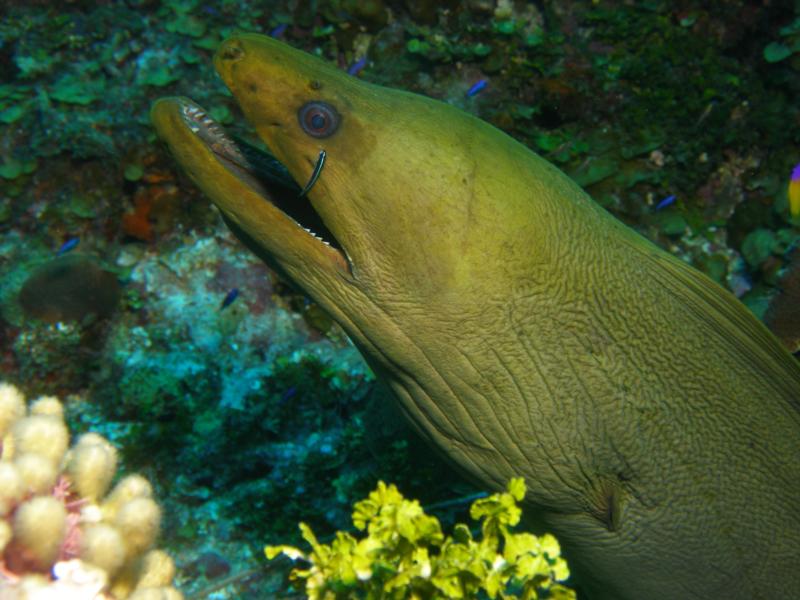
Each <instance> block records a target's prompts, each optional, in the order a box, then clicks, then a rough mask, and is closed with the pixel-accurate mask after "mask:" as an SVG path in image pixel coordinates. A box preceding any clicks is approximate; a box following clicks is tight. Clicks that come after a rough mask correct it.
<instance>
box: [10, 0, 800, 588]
mask: <svg viewBox="0 0 800 600" xmlns="http://www.w3.org/2000/svg"><path fill="white" fill-rule="evenodd" d="M241 31H253V32H259V33H263V34H267V35H271V36H273V37H276V38H279V39H281V40H283V41H285V42H287V43H289V44H291V45H293V46H295V47H298V48H302V49H304V50H306V51H308V52H311V53H314V54H316V55H318V56H321V57H323V58H325V59H327V60H329V61H331V62H333V63H335V64H337V65H338V66H339V67H341V68H342V69H343V70H347V71H349V72H350V73H351V74H352V75H354V76H356V77H360V78H363V79H364V80H367V81H371V82H374V83H378V84H381V85H387V86H391V87H398V88H403V89H406V90H410V91H414V92H417V93H421V94H425V95H428V96H432V97H434V98H438V99H440V100H444V101H446V102H448V103H450V104H453V105H455V106H458V107H460V108H462V109H464V110H466V111H468V112H471V113H473V114H475V115H477V116H479V117H481V118H483V119H485V120H487V121H489V122H490V123H492V124H494V125H495V126H497V127H499V128H501V129H503V130H504V131H506V132H508V133H509V134H511V135H512V136H514V137H515V138H516V139H518V140H520V141H521V142H523V143H524V144H526V145H528V146H529V147H531V148H533V149H534V150H536V151H537V152H539V153H540V154H541V155H543V156H544V157H545V158H547V159H548V160H549V161H551V162H553V163H554V164H556V165H557V166H559V167H560V168H561V169H562V170H564V171H565V172H567V173H568V174H569V175H570V176H571V177H573V178H574V179H575V180H576V181H577V182H578V183H580V184H581V185H582V186H583V187H584V188H585V189H586V190H587V191H588V192H589V193H590V194H591V195H592V196H593V197H594V198H595V200H597V201H598V202H599V203H600V204H602V205H603V206H604V207H605V208H607V209H608V210H609V211H610V212H612V213H613V214H614V215H615V216H616V217H618V218H619V219H621V220H622V221H623V222H625V223H627V224H628V225H630V226H632V227H634V228H635V229H636V230H637V231H639V232H640V233H641V234H643V235H644V236H646V237H648V238H649V239H651V240H653V241H654V242H655V243H657V244H658V245H660V246H661V247H663V248H665V249H667V250H668V251H670V252H671V253H673V254H675V255H677V256H679V257H681V258H683V259H684V260H686V261H688V262H690V263H691V264H693V265H694V266H695V267H697V268H698V269H700V270H701V271H703V272H705V273H706V274H708V275H709V276H711V277H712V278H713V279H715V280H716V281H718V282H719V283H721V284H722V285H723V286H725V287H727V288H728V289H730V290H731V291H732V292H733V293H734V294H735V295H736V296H738V297H739V298H740V299H741V300H742V301H743V302H744V303H745V304H746V305H747V306H748V307H749V308H750V309H751V310H753V311H754V312H755V313H756V314H757V315H758V316H759V317H761V318H766V319H767V320H768V322H769V324H770V325H771V326H772V328H773V330H774V331H776V333H777V334H778V335H779V337H781V338H782V339H784V340H787V343H789V342H791V340H793V339H796V329H795V328H796V318H794V317H793V315H791V314H788V315H787V314H786V310H785V307H784V309H783V310H781V307H780V304H781V302H783V303H784V304H785V303H786V298H787V297H788V298H794V299H795V300H796V299H797V294H800V278H798V277H797V275H794V277H793V272H792V254H793V250H794V248H795V246H796V245H797V242H798V240H799V239H800V230H799V229H798V227H797V226H798V225H800V219H798V218H797V217H796V216H795V217H793V216H792V215H791V213H790V210H789V202H788V189H789V183H790V179H791V177H792V172H793V169H796V165H798V163H800V102H799V101H798V99H800V2H796V1H795V2H792V1H769V0H763V1H756V0H753V1H749V2H744V1H725V0H719V1H716V2H694V1H689V0H687V1H678V2H666V1H663V2H662V1H641V2H628V1H617V2H614V1H606V0H595V1H591V0H585V1H569V0H567V1H558V2H556V1H541V2H527V3H526V2H511V1H505V0H498V1H492V0H451V1H449V2H436V3H435V2H425V1H421V0H404V1H401V0H397V1H393V2H384V1H382V0H372V1H367V2H357V1H354V0H330V1H326V0H320V1H318V2H314V1H309V2H306V1H300V0H292V1H287V2H264V1H255V0H217V1H208V2H206V1H202V0H128V1H123V0H106V1H92V2H89V1H82V0H74V1H61V2H46V1H34V0H26V1H21V0H20V1H14V0H2V3H0V75H2V78H1V80H0V380H2V381H7V382H10V383H13V384H15V385H16V386H17V387H19V388H20V389H21V390H22V391H24V392H25V394H26V395H27V396H29V397H35V396H37V395H40V394H47V395H56V396H58V397H60V398H62V399H63V400H64V404H65V409H66V416H67V420H68V422H69V425H70V429H71V430H72V432H73V435H78V434H80V433H83V432H86V431H94V432H97V433H100V434H102V435H104V436H105V437H106V438H107V439H109V440H110V441H111V442H112V443H113V444H114V445H115V446H116V447H117V448H118V450H119V453H120V462H121V468H120V472H121V474H125V473H141V474H144V475H145V476H146V477H147V478H148V479H149V480H150V481H151V482H152V483H153V485H154V487H155V491H156V496H157V497H158V499H159V502H160V503H161V505H162V509H163V521H162V526H161V537H160V542H159V544H160V546H161V547H162V548H165V549H166V550H167V551H169V552H170V554H172V556H173V557H174V558H175V561H176V563H177V568H178V576H177V579H176V585H177V587H178V588H179V589H180V590H181V591H182V592H183V593H184V594H185V595H186V597H187V598H194V599H198V600H199V599H201V598H269V597H275V596H281V591H280V590H281V589H284V588H283V587H282V586H283V585H284V584H283V580H284V577H285V574H286V571H287V570H288V568H289V563H288V562H275V563H267V562H266V560H265V559H264V555H263V546H264V544H266V543H272V544H274V543H281V542H292V543H295V542H297V541H298V539H299V534H298V530H297V523H298V522H299V521H301V520H302V521H305V522H307V523H309V524H310V525H311V526H312V527H313V528H314V530H315V531H316V532H317V533H318V534H320V535H325V534H330V533H332V532H333V531H335V530H338V529H347V528H348V526H349V524H350V512H351V506H352V504H353V502H354V501H356V500H358V499H360V498H362V497H363V496H365V495H366V494H367V493H368V492H369V490H371V489H373V488H374V486H375V484H376V482H377V481H378V480H381V479H382V480H384V481H391V482H393V483H395V484H397V485H398V487H399V488H400V489H401V490H402V492H403V493H404V494H405V495H406V496H408V497H413V498H418V499H419V500H420V501H421V502H422V504H423V505H425V506H428V507H432V512H433V513H434V514H436V515H437V516H439V518H440V519H442V521H443V522H445V523H451V522H453V521H454V520H455V519H461V520H463V517H464V511H465V509H466V507H467V506H468V503H469V500H471V499H472V498H474V494H476V493H477V492H480V491H481V490H477V489H475V488H474V487H473V486H472V485H471V484H470V483H468V482H466V481H463V480H461V479H460V478H459V476H458V475H457V474H456V473H454V472H452V469H451V468H450V467H449V466H448V465H447V464H446V463H445V462H443V461H440V460H439V459H438V458H437V457H436V456H435V455H433V454H432V453H431V452H430V451H429V449H428V447H427V446H425V445H424V443H423V442H422V441H420V440H419V439H418V438H417V437H416V436H415V434H414V433H412V432H411V431H410V430H409V429H407V428H406V426H405V425H404V424H403V422H402V421H401V420H399V419H398V418H397V415H396V414H395V413H394V412H393V410H392V407H391V404H390V403H389V402H385V401H383V394H382V391H381V389H380V387H379V386H378V385H377V384H376V381H375V378H374V376H373V374H372V373H371V372H370V370H369V368H368V367H367V366H366V365H365V363H364V362H363V361H362V359H361V358H360V356H359V354H358V352H357V351H356V350H355V348H354V347H353V346H352V344H351V343H350V342H349V341H348V339H347V338H346V336H345V335H344V334H343V333H342V331H341V330H340V329H339V327H338V326H337V325H336V324H335V323H333V322H332V321H331V320H330V318H328V317H327V316H326V315H325V314H324V313H323V312H322V311H321V310H320V309H319V308H318V307H317V306H315V305H314V304H313V303H311V302H310V301H309V300H308V299H307V298H305V297H304V296H303V295H301V294H299V293H297V292H295V291H294V290H293V289H291V288H289V287H288V286H287V285H286V284H285V283H284V282H282V281H281V280H280V278H279V277H278V276H276V275H275V274H274V273H273V272H271V271H270V270H269V269H268V268H267V267H266V266H264V265H263V263H262V262H261V261H260V260H259V259H258V258H256V257H255V256H253V255H252V254H251V253H249V252H248V251H247V250H245V249H244V248H243V247H242V246H241V244H240V243H239V242H238V241H237V240H236V239H235V238H234V237H233V236H232V235H231V234H230V232H229V231H228V230H227V228H226V227H225V225H224V224H223V223H222V221H221V219H220V216H219V213H218V212H217V210H216V209H215V208H213V207H212V205H211V203H210V201H208V200H207V199H206V198H204V197H203V195H202V194H201V193H200V192H199V191H198V190H197V189H196V188H195V187H194V186H193V185H192V184H191V183H190V182H189V181H188V178H187V177H186V176H185V175H184V174H183V173H181V172H180V171H179V170H178V169H177V165H176V163H175V162H174V161H173V160H172V158H171V157H170V156H169V154H168V153H167V152H166V150H165V148H164V146H163V145H162V144H161V143H160V142H159V141H158V140H157V139H156V136H155V133H154V130H153V128H152V126H151V124H150V122H149V116H148V113H149V108H150V105H151V103H152V102H153V101H154V100H155V99H156V98H158V97H161V96H166V95H185V96H191V97H192V98H193V99H195V100H197V101H198V102H199V103H200V104H201V105H203V106H204V107H206V108H207V109H208V110H209V113H210V115H211V116H212V117H213V118H214V119H215V120H216V121H217V122H219V123H222V124H224V125H226V126H227V127H228V128H229V130H230V131H232V132H234V133H236V134H237V135H240V136H241V137H243V138H249V139H252V138H253V132H252V130H250V128H249V126H248V125H247V123H246V122H245V121H244V119H242V118H241V116H240V113H239V111H238V109H237V107H236V105H235V103H234V101H233V99H232V98H231V96H230V94H229V93H228V92H227V90H226V89H225V87H224V85H223V84H222V82H221V81H220V80H219V78H218V77H217V76H216V75H215V72H214V69H213V67H212V65H211V57H212V55H213V52H214V50H215V48H216V47H217V46H218V45H219V43H220V41H221V40H223V39H224V38H225V37H226V36H228V35H230V34H231V33H234V32H241ZM796 173H797V178H798V179H800V172H797V171H796ZM792 294H794V296H792ZM437 506H439V507H440V508H439V509H438V510H437V509H436V507H437Z"/></svg>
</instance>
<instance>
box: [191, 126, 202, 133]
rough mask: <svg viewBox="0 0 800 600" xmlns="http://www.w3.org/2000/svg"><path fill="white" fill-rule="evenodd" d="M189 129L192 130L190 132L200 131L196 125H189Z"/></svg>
mask: <svg viewBox="0 0 800 600" xmlns="http://www.w3.org/2000/svg"><path fill="white" fill-rule="evenodd" d="M189 129H191V130H192V133H197V132H198V131H200V128H199V127H198V126H197V125H189Z"/></svg>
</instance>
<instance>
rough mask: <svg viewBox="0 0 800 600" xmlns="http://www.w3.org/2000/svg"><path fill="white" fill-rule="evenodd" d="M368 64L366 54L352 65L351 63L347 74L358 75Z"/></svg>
mask: <svg viewBox="0 0 800 600" xmlns="http://www.w3.org/2000/svg"><path fill="white" fill-rule="evenodd" d="M366 64H367V57H366V56H365V57H363V58H359V59H358V60H357V61H356V62H354V63H353V64H352V65H350V68H349V69H347V74H348V75H353V76H356V75H358V73H359V72H360V71H361V69H363V68H364V66H365V65H366Z"/></svg>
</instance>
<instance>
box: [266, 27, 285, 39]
mask: <svg viewBox="0 0 800 600" xmlns="http://www.w3.org/2000/svg"><path fill="white" fill-rule="evenodd" d="M286 27H287V25H286V23H281V24H280V25H278V26H277V27H276V28H275V29H273V30H272V31H270V32H269V37H272V38H280V37H283V32H284V31H286Z"/></svg>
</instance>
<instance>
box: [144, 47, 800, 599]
mask: <svg viewBox="0 0 800 600" xmlns="http://www.w3.org/2000/svg"><path fill="white" fill-rule="evenodd" d="M215 65H216V68H217V70H218V71H219V73H220V74H221V76H222V78H223V80H224V81H225V83H226V84H227V86H228V87H229V88H230V90H231V92H232V93H233V95H234V96H235V98H236V99H237V101H238V102H239V104H240V106H241V108H242V110H243V112H244V114H245V116H246V118H247V119H248V120H249V121H250V123H251V124H252V125H253V126H254V127H255V129H256V131H257V132H258V134H259V136H260V137H261V138H262V140H263V141H264V142H265V143H266V145H267V146H268V147H269V148H270V149H271V151H272V152H273V153H274V155H275V156H276V157H277V159H278V160H279V161H280V162H281V163H282V164H283V165H284V166H285V168H286V170H287V172H288V174H290V176H291V178H292V179H293V180H294V182H295V185H294V186H291V185H284V186H283V188H284V190H283V191H280V190H277V189H276V188H275V187H274V186H272V185H271V184H270V183H269V182H263V181H259V180H258V178H257V177H254V176H253V175H252V173H249V172H248V170H247V161H245V160H239V159H240V158H241V157H240V156H237V154H236V150H235V147H234V146H233V145H231V143H230V141H229V140H228V139H226V138H225V137H224V135H223V134H222V132H221V130H220V129H219V128H218V127H217V126H216V125H214V124H213V123H211V122H210V120H209V119H208V117H207V116H206V115H205V113H204V112H203V111H202V109H200V108H199V107H197V106H196V105H194V104H193V103H192V102H191V101H190V100H188V99H184V98H167V99H163V100H160V101H159V102H157V103H156V104H155V105H154V108H153V112H152V117H153V121H154V123H155V125H156V128H157V129H158V132H159V134H160V136H161V137H162V139H164V140H165V141H166V142H167V144H168V145H169V147H170V149H171V151H172V153H173V154H174V156H175V157H176V158H177V160H178V161H179V162H180V164H181V165H182V166H183V168H184V169H185V170H186V172H187V173H188V174H189V175H190V176H191V178H192V179H193V180H194V181H195V182H196V183H197V185H198V186H199V187H200V188H201V189H202V190H204V192H205V193H206V194H207V195H208V196H209V197H210V198H211V200H212V201H213V202H214V203H215V204H216V205H217V206H218V207H219V209H220V210H221V212H222V214H223V216H224V217H225V219H226V221H227V222H228V223H229V224H230V226H231V227H232V228H233V229H234V231H235V232H236V233H237V234H238V235H239V236H240V237H241V238H242V239H243V240H244V241H245V242H246V244H247V245H248V246H249V247H251V248H253V249H254V250H255V251H256V252H258V253H259V255H260V256H262V257H263V258H264V259H265V260H267V261H268V262H269V263H270V264H271V265H272V266H274V267H275V268H276V269H278V270H279V271H280V272H281V273H282V274H283V275H284V276H286V277H287V278H288V279H290V280H291V281H292V282H294V283H295V284H296V285H298V286H299V287H300V288H302V289H303V290H305V291H306V292H307V293H308V295H309V296H311V297H312V298H313V299H314V300H315V301H316V302H318V303H319V304H320V305H321V306H322V307H323V308H324V309H325V310H326V311H327V312H329V313H330V315H331V316H332V317H333V318H335V319H336V320H337V321H338V322H339V323H340V324H341V325H342V327H343V328H344V329H345V330H346V331H347V333H348V334H349V336H350V337H351V339H352V340H353V342H354V343H355V344H356V345H357V346H358V347H359V349H360V350H361V351H362V352H363V354H364V356H365V358H366V359H367V361H368V362H369V364H370V365H371V366H372V368H373V369H374V370H375V372H376V373H377V374H378V375H379V376H380V377H381V378H383V379H384V380H385V381H386V383H388V385H389V387H390V388H391V390H392V391H393V394H394V396H395V397H396V399H397V401H398V402H399V405H400V407H401V408H402V410H403V412H404V413H405V414H406V415H407V416H408V418H409V419H410V421H411V422H412V423H413V425H414V426H415V427H416V428H417V429H418V430H419V431H420V432H421V433H422V434H423V435H424V437H426V438H427V439H429V440H430V441H431V442H432V443H433V444H434V445H435V446H436V447H437V448H439V449H440V450H441V451H442V452H444V454H446V455H447V456H448V457H449V458H450V459H452V461H453V462H454V463H456V464H457V465H458V466H459V467H460V468H461V469H462V470H463V471H465V472H466V473H467V474H469V475H470V476H471V477H473V478H474V479H476V480H477V481H479V482H481V483H482V484H483V485H484V486H490V487H493V488H498V489H499V488H501V487H503V486H504V485H505V483H506V482H507V481H508V479H509V478H510V477H512V476H517V475H521V476H524V477H525V479H526V482H527V485H528V490H529V492H528V495H527V497H526V510H527V511H528V512H529V513H530V514H531V515H534V516H535V518H536V520H537V522H538V523H539V524H540V525H541V526H542V527H545V528H547V529H549V530H550V531H552V532H553V533H555V534H556V535H557V536H558V538H559V539H560V541H561V543H562V545H563V547H564V550H565V554H566V556H567V558H568V560H569V561H570V566H571V568H572V570H573V572H575V573H576V574H577V576H578V578H579V584H580V586H581V589H583V590H585V591H586V594H587V596H589V597H591V598H613V599H624V600H642V599H644V600H672V599H680V598H695V597H696V598H706V599H709V598H725V599H747V600H752V599H755V598H800V400H799V399H800V368H798V365H797V363H796V362H795V360H794V358H793V357H792V356H791V355H790V354H788V353H787V352H786V351H785V350H784V349H783V348H782V346H781V344H780V343H779V342H778V341H777V340H776V339H775V338H774V337H773V335H772V334H771V333H770V332H769V331H768V330H767V329H766V328H765V327H764V326H763V325H762V324H761V323H760V322H759V321H758V320H757V319H756V318H754V317H753V316H752V315H751V314H750V313H749V312H748V311H747V310H746V308H745V307H744V306H743V305H741V304H740V303H739V302H738V301H737V300H736V299H735V298H734V297H733V296H732V295H731V294H729V293H728V292H727V291H725V290H723V289H722V288H721V287H719V286H718V285H716V284H715V283H713V282H712V281H711V280H710V279H708V278H707V277H706V276H704V275H703V274H701V273H699V272H698V271H696V270H694V269H693V268H691V267H690V266H688V265H686V264H684V263H683V262H681V261H680V260H677V259H676V258H674V257H672V256H670V255H669V254H668V253H666V252H664V251H662V250H660V249H658V248H657V247H656V246H654V245H653V244H651V243H650V242H648V241H647V240H645V239H644V238H642V237H641V236H639V235H638V234H637V233H635V232H634V231H633V230H631V229H629V228H628V227H626V226H624V225H623V224H621V223H620V222H618V221H617V220H615V219H614V218H613V217H611V216H610V215H609V214H608V213H606V212H605V211H604V210H603V209H602V208H600V207H599V206H598V205H596V204H595V203H594V202H593V201H592V200H591V199H590V198H589V197H588V196H587V195H586V194H585V193H584V192H583V191H582V190H581V189H580V188H579V187H578V186H577V185H576V184H574V183H573V182H572V181H571V180H570V179H569V178H567V177H566V176H565V175H564V174H562V173H561V172H560V171H559V170H558V169H556V168H555V167H553V166H552V165H550V164H549V163H547V162H546V161H544V160H543V159H541V158H540V157H538V156H537V155H536V154H534V153H533V152H531V151H530V150H528V149H527V148H525V147H524V146H522V145H521V144H519V143H517V142H516V141H514V140H513V139H511V138H510V137H508V136H507V135H505V134H504V133H502V132H500V131H499V130H497V129H495V128H493V127H492V126H490V125H488V124H487V123H485V122H483V121H480V120H479V119H476V118H474V117H472V116H470V115H468V114H466V113H464V112H462V111H460V110H457V109H455V108H453V107H451V106H448V105H446V104H444V103H441V102H438V101H435V100H432V99H429V98H425V97H422V96H418V95H414V94H411V93H407V92H403V91H399V90H392V89H387V88H383V87H379V86H375V85H370V84H368V83H364V82H362V81H359V80H357V79H355V78H353V77H350V76H348V75H346V74H345V73H343V72H341V71H339V70H338V69H336V68H335V67H333V66H332V65H329V64H326V63H325V62H324V61H321V60H320V59H318V58H315V57H312V56H310V55H308V54H305V53H303V52H300V51H298V50H295V49H292V48H290V47H289V46H287V45H285V44H282V43H279V42H277V41H275V40H272V39H269V38H266V37H263V36H258V35H254V34H244V35H239V36H236V37H233V38H231V39H228V40H227V41H225V42H224V43H223V44H222V46H221V47H220V49H219V50H218V52H217V55H216V58H215ZM323 150H324V151H325V157H326V160H325V164H324V168H322V170H321V173H320V177H319V179H318V181H317V182H316V183H315V184H314V185H313V186H312V188H311V189H310V191H309V192H308V195H307V196H308V197H307V198H298V197H296V192H294V193H295V196H294V197H288V198H287V197H286V196H287V194H288V195H289V196H291V192H287V191H286V190H289V189H295V190H297V189H300V188H302V187H303V186H304V185H305V183H306V182H307V181H308V180H309V178H310V177H311V174H312V172H313V171H314V170H315V168H316V170H319V167H320V165H319V161H320V153H321V151H323ZM279 196H281V197H280V198H279ZM309 202H310V205H309ZM291 204H294V205H297V204H303V205H306V206H310V207H313V213H314V215H315V216H316V217H317V219H318V222H320V223H321V227H323V228H324V233H322V234H321V235H322V237H323V238H325V239H320V237H318V236H316V235H314V232H317V233H320V231H318V230H317V229H314V232H309V231H307V230H305V229H304V227H303V226H302V225H303V223H302V222H301V223H298V222H297V221H296V220H295V219H293V218H292V217H290V216H289V215H290V214H291V210H290V209H289V208H286V209H282V208H281V206H287V205H291ZM295 208H296V206H295ZM328 242H331V243H330V244H329V243H328Z"/></svg>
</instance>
